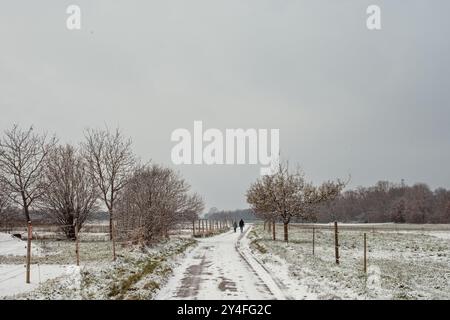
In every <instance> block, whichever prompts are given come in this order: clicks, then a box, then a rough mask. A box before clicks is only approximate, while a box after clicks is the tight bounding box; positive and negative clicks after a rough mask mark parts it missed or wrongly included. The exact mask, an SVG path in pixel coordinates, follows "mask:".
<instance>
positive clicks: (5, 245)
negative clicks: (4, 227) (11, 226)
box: [0, 232, 42, 256]
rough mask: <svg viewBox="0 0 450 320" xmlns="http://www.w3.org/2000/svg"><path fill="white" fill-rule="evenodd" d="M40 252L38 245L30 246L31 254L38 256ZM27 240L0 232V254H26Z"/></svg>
mask: <svg viewBox="0 0 450 320" xmlns="http://www.w3.org/2000/svg"><path fill="white" fill-rule="evenodd" d="M41 253H42V251H41V249H40V248H39V247H38V246H31V254H32V255H36V256H39V255H40V254H41ZM26 254H27V242H26V241H24V240H20V239H18V238H15V237H13V236H12V235H11V234H8V233H3V232H0V256H26Z"/></svg>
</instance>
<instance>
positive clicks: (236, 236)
mask: <svg viewBox="0 0 450 320" xmlns="http://www.w3.org/2000/svg"><path fill="white" fill-rule="evenodd" d="M352 226H353V225H352ZM318 227H319V228H317V229H316V230H315V235H316V237H315V254H314V255H313V254H312V230H311V229H308V228H304V226H300V225H293V226H291V227H290V229H289V234H290V242H289V243H285V242H284V241H282V240H281V239H282V227H281V225H280V226H278V228H277V237H278V239H280V240H277V241H272V240H271V234H269V233H268V232H267V231H264V230H263V226H262V225H260V224H256V225H253V226H252V225H247V226H246V228H245V231H244V233H242V234H241V233H240V232H239V231H238V232H237V233H234V232H232V231H228V232H225V233H223V234H219V235H215V236H211V237H206V238H198V239H195V240H194V239H192V238H189V237H188V236H184V237H180V236H174V237H171V239H170V240H166V241H163V242H161V243H159V244H157V245H154V246H152V247H138V246H131V245H129V244H128V245H127V244H125V243H123V244H121V243H119V244H118V245H117V248H116V251H117V260H116V261H115V262H112V248H111V243H110V242H109V241H92V240H90V239H91V238H90V237H86V238H85V239H84V241H81V242H80V261H81V266H80V267H76V266H75V261H76V257H75V244H74V242H71V241H56V240H51V239H50V240H43V239H41V240H34V241H33V246H32V248H33V250H32V252H33V254H32V262H33V264H32V267H31V284H26V283H25V267H24V263H25V253H26V241H22V240H19V239H16V238H13V237H11V236H10V235H7V234H1V233H0V298H4V299H5V298H6V299H220V300H224V299H450V236H449V234H450V231H447V230H449V229H448V228H447V226H439V227H437V229H433V228H432V227H431V226H427V227H426V228H421V227H420V226H417V225H416V226H414V228H412V227H411V228H405V229H406V230H402V228H401V225H398V226H395V227H394V228H391V227H389V228H388V229H386V228H385V226H382V228H378V229H377V226H376V225H374V226H372V227H371V229H370V230H364V228H362V227H361V228H360V226H358V225H354V226H353V227H354V228H355V229H354V230H352V229H351V228H350V226H349V225H348V226H346V227H348V228H345V227H343V228H341V229H340V232H339V242H340V248H339V249H340V264H339V265H336V263H335V256H334V233H333V230H331V229H329V228H325V229H320V227H326V226H318ZM364 227H367V226H364ZM364 232H366V234H367V240H368V253H367V254H368V272H367V274H365V273H364V272H363V233H364Z"/></svg>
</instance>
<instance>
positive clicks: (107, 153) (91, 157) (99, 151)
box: [83, 129, 135, 239]
mask: <svg viewBox="0 0 450 320" xmlns="http://www.w3.org/2000/svg"><path fill="white" fill-rule="evenodd" d="M85 137H86V141H85V143H84V144H83V153H84V157H85V159H86V161H87V163H88V168H89V172H90V174H91V176H92V178H93V180H94V181H95V183H96V184H97V186H98V188H99V189H100V192H101V198H102V200H103V202H104V204H105V206H106V208H107V209H108V213H109V232H110V239H111V238H112V220H113V218H114V206H115V202H116V200H117V198H118V195H119V193H120V191H121V190H122V189H123V188H124V187H125V184H126V183H127V178H128V177H129V175H130V173H131V172H132V169H133V166H134V163H135V159H134V155H133V152H132V150H131V144H132V141H131V139H127V138H125V137H124V136H123V134H122V133H121V132H120V130H119V129H116V130H115V131H114V132H110V131H109V130H108V129H106V130H91V129H88V130H86V132H85Z"/></svg>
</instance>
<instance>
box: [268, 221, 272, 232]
mask: <svg viewBox="0 0 450 320" xmlns="http://www.w3.org/2000/svg"><path fill="white" fill-rule="evenodd" d="M267 224H268V225H269V227H268V228H267V231H268V232H269V234H270V233H271V232H272V221H267Z"/></svg>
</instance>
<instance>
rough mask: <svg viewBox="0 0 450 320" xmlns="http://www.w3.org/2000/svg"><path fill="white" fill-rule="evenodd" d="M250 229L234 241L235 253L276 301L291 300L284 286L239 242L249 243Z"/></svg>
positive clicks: (248, 248) (247, 247) (246, 245)
mask: <svg viewBox="0 0 450 320" xmlns="http://www.w3.org/2000/svg"><path fill="white" fill-rule="evenodd" d="M251 229H252V226H250V227H249V228H247V230H246V231H245V232H244V233H242V234H241V235H240V236H239V238H238V240H237V241H236V244H235V248H236V250H237V252H238V253H239V254H240V255H241V257H242V258H243V259H244V261H245V262H246V263H247V264H248V266H249V267H250V268H251V269H252V270H253V271H254V273H255V274H256V275H257V276H258V277H259V278H260V279H261V281H262V282H263V283H264V284H265V286H266V287H267V289H268V290H269V291H270V292H271V293H272V294H273V296H274V297H275V299H277V300H292V299H293V298H292V297H291V296H289V295H287V293H286V292H287V287H286V285H284V283H283V282H281V280H279V279H278V278H276V277H275V276H272V275H271V274H270V271H269V270H267V268H266V267H265V266H264V264H263V263H262V262H261V261H259V260H258V259H257V258H256V257H255V256H253V254H252V253H251V251H250V247H249V245H248V244H245V245H244V246H243V245H242V243H241V240H242V239H244V240H245V241H246V242H248V241H249V239H248V238H247V234H248V233H249V232H250V230H251Z"/></svg>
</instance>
